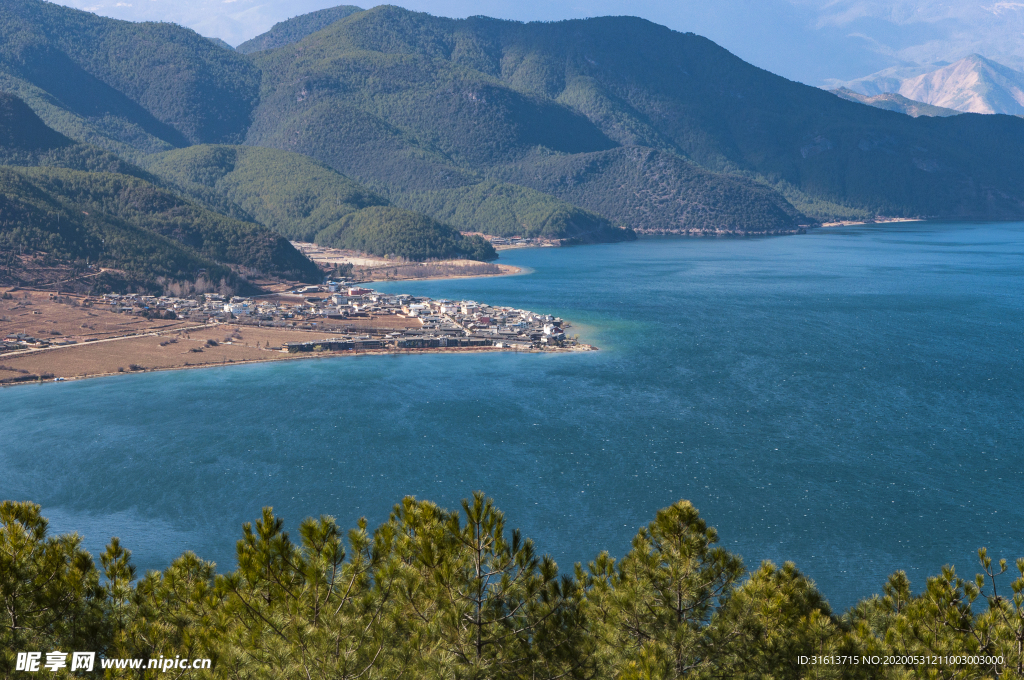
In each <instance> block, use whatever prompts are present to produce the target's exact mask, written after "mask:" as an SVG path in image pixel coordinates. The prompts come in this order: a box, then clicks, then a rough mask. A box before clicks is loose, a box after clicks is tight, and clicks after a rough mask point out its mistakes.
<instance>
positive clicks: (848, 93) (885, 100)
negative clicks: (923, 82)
mask: <svg viewBox="0 0 1024 680" xmlns="http://www.w3.org/2000/svg"><path fill="white" fill-rule="evenodd" d="M829 92H831V93H832V94H834V95H836V96H837V97H841V98H843V99H846V100H848V101H851V102H860V103H861V104H867V105H868V106H874V107H875V108H876V109H885V110H886V111H896V112H897V113H905V114H907V115H908V116H913V117H914V118H917V117H918V116H956V115H958V114H960V113H961V112H960V111H955V110H953V109H944V108H942V107H941V106H932V105H931V104H925V103H924V102H916V101H914V100H913V99H907V98H906V97H904V96H903V95H901V94H895V93H893V92H886V93H884V94H876V95H875V96H873V97H870V96H868V95H866V94H860V93H859V92H854V91H853V90H851V89H849V88H846V87H841V88H839V89H838V90H829Z"/></svg>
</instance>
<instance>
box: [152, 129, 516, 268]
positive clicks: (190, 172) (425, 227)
mask: <svg viewBox="0 0 1024 680" xmlns="http://www.w3.org/2000/svg"><path fill="white" fill-rule="evenodd" d="M147 167H148V168H149V169H150V170H151V171H152V172H153V173H154V174H156V175H158V176H159V177H161V178H162V179H164V180H165V181H167V182H169V183H170V184H171V185H173V186H175V187H176V188H178V189H179V190H181V191H182V192H183V193H185V194H186V195H190V196H193V197H195V198H197V199H199V200H201V201H203V203H205V204H206V205H209V206H211V207H213V208H214V209H215V210H218V211H219V212H222V213H224V214H226V215H235V214H238V213H237V212H236V211H239V210H240V211H241V215H243V216H244V217H246V218H249V219H255V220H256V221H258V222H260V223H261V224H264V225H266V226H267V227H269V228H270V229H272V230H274V231H276V232H277V233H279V234H282V235H284V236H285V237H287V238H289V239H293V240H295V239H297V240H302V241H316V242H317V243H320V244H321V245H326V246H334V247H341V248H356V249H358V250H363V251H366V252H368V253H372V254H375V255H397V256H399V257H403V258H407V259H412V260H426V259H436V258H451V257H466V258H469V259H475V260H493V259H495V258H496V257H497V253H495V252H494V249H493V248H492V247H491V246H490V245H489V244H488V243H486V242H485V241H484V240H483V239H481V238H479V237H463V236H462V235H461V234H460V233H459V232H457V231H455V230H454V229H452V227H450V226H448V225H446V224H441V223H439V222H437V221H435V220H433V219H430V218H429V217H427V216H425V215H420V214H417V213H415V212H412V211H409V210H403V209H400V208H396V207H389V203H388V201H387V199H385V198H383V197H381V196H379V195H377V194H375V193H374V192H372V191H370V190H369V189H367V188H366V187H364V186H362V185H360V184H358V183H357V182H354V181H352V180H351V179H349V178H348V177H345V176H344V175H341V174H339V173H338V172H335V171H334V170H332V169H331V168H329V167H327V166H325V165H324V164H322V163H319V162H317V161H315V160H313V159H312V158H309V157H308V156H302V155H300V154H296V153H290V152H287V151H279V150H277V149H264V148H259V147H245V146H227V145H219V146H211V145H200V146H193V147H189V148H187V149H180V150H177V151H170V152H167V153H164V154H157V155H153V156H150V157H149V158H148V159H147ZM384 208H387V209H386V210H384ZM350 229H353V230H355V231H354V232H353V234H348V233H346V232H347V231H348V230H350ZM374 230H376V231H374ZM356 232H358V233H359V236H358V238H357V237H356V236H355V233H356ZM357 242H358V245H357V244H356V243H357Z"/></svg>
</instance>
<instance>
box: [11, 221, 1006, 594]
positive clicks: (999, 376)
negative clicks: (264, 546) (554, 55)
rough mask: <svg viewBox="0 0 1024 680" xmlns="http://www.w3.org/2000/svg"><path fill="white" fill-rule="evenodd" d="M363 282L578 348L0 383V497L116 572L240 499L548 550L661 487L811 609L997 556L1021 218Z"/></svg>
mask: <svg viewBox="0 0 1024 680" xmlns="http://www.w3.org/2000/svg"><path fill="white" fill-rule="evenodd" d="M502 260H503V261H505V262H508V263H511V264H517V265H522V266H526V267H529V268H530V269H531V270H532V273H530V274H528V275H524V276H517V277H509V278H500V279H466V280H456V281H439V282H415V283H406V284H388V285H387V286H381V288H386V289H387V290H394V291H398V290H401V291H407V292H410V293H416V294H426V295H430V296H433V297H454V298H471V299H476V300H479V301H486V302H489V303H493V304H504V305H514V306H518V307H523V308H526V309H531V310H534V311H539V312H548V313H554V314H557V315H560V316H563V317H565V318H567V319H570V320H572V321H573V322H574V323H575V332H577V333H579V334H581V335H582V336H583V337H584V339H586V340H589V341H591V342H593V343H594V344H597V345H598V346H600V347H601V351H600V352H595V353H588V354H579V355H522V354H520V355H516V354H488V355H476V356H469V355H426V356H403V357H342V358H335V359H325V360H311V361H305V362H287V363H283V364H263V365H249V366H239V367H230V368H222V369H220V368H219V369H205V370H194V371H182V372H176V373H152V374H141V375H129V376H118V377H116V378H109V379H95V380H88V381H81V382H75V383H61V384H47V385H41V386H26V387H18V388H12V389H5V390H0V410H2V412H3V414H4V415H3V417H2V418H0V442H3V444H0V497H2V498H14V499H31V500H33V501H35V502H38V503H40V504H42V506H43V508H44V511H45V513H46V514H47V515H48V516H49V517H50V518H51V521H52V526H53V528H54V529H55V530H58V531H68V530H78V531H79V532H80V533H82V534H83V535H84V537H85V541H86V544H87V546H89V548H90V549H92V550H94V551H98V550H100V549H101V546H102V545H103V544H104V543H105V542H106V541H107V540H108V539H109V537H110V536H112V535H118V536H120V537H121V538H122V540H123V541H124V542H125V543H126V544H127V546H128V547H129V548H131V549H132V550H133V551H134V552H135V557H136V561H137V563H138V564H139V566H140V567H142V568H160V567H163V566H165V565H166V564H167V563H168V562H169V561H170V560H171V559H173V557H175V556H177V555H178V554H180V553H181V552H182V551H183V550H185V549H193V550H195V551H196V552H197V553H199V554H200V556H202V557H205V558H207V559H213V560H215V561H217V562H218V564H219V565H221V568H224V569H227V568H232V567H233V562H234V544H235V541H236V540H237V538H239V536H240V534H241V531H240V526H241V523H242V522H244V521H247V520H251V519H254V518H255V517H256V516H257V515H258V513H259V510H260V508H261V507H262V506H264V505H273V506H274V507H275V509H276V510H277V511H278V512H279V513H280V514H281V515H283V516H284V517H285V519H286V520H287V521H289V524H290V526H293V527H294V526H295V525H296V524H297V521H298V520H299V519H301V518H302V517H304V516H306V515H309V514H321V513H327V514H332V515H334V516H336V517H337V518H338V520H339V521H340V522H341V523H342V524H343V525H344V526H351V525H353V524H354V523H355V521H356V519H357V518H358V517H359V516H361V515H365V516H367V517H368V518H369V519H370V521H371V524H373V523H377V522H379V521H382V520H383V519H385V518H386V516H387V513H388V511H389V509H390V507H391V506H392V504H394V503H395V502H396V501H397V500H398V499H399V498H400V497H401V496H402V495H404V494H414V495H416V496H419V497H421V498H429V499H433V500H435V501H437V502H439V503H441V504H443V505H446V506H448V507H456V506H457V503H458V501H459V499H460V498H463V497H465V496H466V495H468V494H469V493H470V492H471V491H473V490H474V489H483V490H484V491H486V492H487V493H488V494H490V495H492V496H494V498H495V499H496V500H497V502H498V504H499V506H500V507H501V508H502V509H504V510H505V512H506V515H507V517H508V523H509V525H510V526H513V527H520V528H522V529H523V531H524V533H525V534H526V535H527V536H530V537H532V538H534V539H535V540H536V542H537V543H538V547H539V548H540V550H542V551H546V552H549V553H551V554H552V555H553V556H554V557H555V558H556V559H557V560H558V561H559V563H560V564H561V565H562V566H563V567H568V566H570V565H571V563H572V562H573V561H576V560H588V559H591V558H592V557H593V556H594V555H596V554H597V552H598V551H599V550H601V549H608V550H610V551H611V552H612V553H613V554H616V555H621V554H622V553H624V552H625V551H626V550H627V549H628V545H629V540H630V538H631V537H632V536H633V534H634V533H635V531H636V529H637V527H638V526H640V525H642V524H644V523H646V522H648V521H649V520H650V519H651V518H652V517H653V515H654V513H655V511H656V510H657V509H658V508H661V507H663V506H665V505H668V504H669V503H672V502H673V501H675V500H677V499H679V498H688V499H690V500H692V501H693V502H694V504H695V505H696V506H697V507H698V508H699V509H700V510H701V512H702V513H703V515H704V516H705V517H706V519H707V520H708V521H709V523H711V524H712V525H714V526H716V527H718V529H719V533H720V536H721V538H722V543H723V544H724V545H725V546H727V547H728V548H730V549H732V550H735V551H737V552H739V553H740V554H742V555H743V557H744V559H745V560H746V562H747V564H748V566H756V564H757V563H758V561H760V560H761V559H772V560H775V561H783V560H793V561H795V562H796V563H797V565H798V566H799V567H801V568H802V569H803V570H804V571H805V572H807V573H808V574H809V575H810V576H812V577H813V578H814V579H815V580H816V581H817V582H818V584H819V586H820V587H821V588H822V590H823V591H824V592H825V594H826V595H827V596H828V598H829V599H830V601H831V602H832V603H833V605H834V606H836V607H839V608H844V607H846V606H848V605H850V604H852V603H853V602H854V601H855V600H856V599H857V598H859V597H862V596H866V595H869V594H871V593H873V592H878V591H879V590H880V588H881V586H882V583H883V582H884V579H885V576H886V575H887V574H888V573H890V572H891V571H893V570H895V569H906V570H907V571H908V573H909V575H910V577H911V579H912V580H913V581H914V583H915V585H917V586H920V585H921V584H922V583H923V580H924V577H925V576H926V575H928V574H933V573H936V572H937V571H938V569H939V568H940V567H941V565H942V564H944V563H948V562H954V563H956V564H957V565H958V566H959V567H960V569H961V571H963V572H966V573H971V574H973V567H974V557H973V555H974V551H975V549H976V548H977V547H979V546H988V547H989V548H990V551H992V553H993V554H995V555H998V556H1005V557H1014V558H1015V557H1019V556H1024V532H1022V529H1021V528H1022V527H1024V503H1022V502H1021V500H1022V498H1024V415H1022V409H1021V405H1022V403H1024V402H1022V396H1024V389H1022V388H1024V366H1022V362H1024V359H1022V349H1021V348H1022V344H1024V297H1022V293H1024V225H1022V224H994V225H992V224H988V225H971V224H910V225H901V226H886V227H880V226H879V227H855V228H847V229H840V230H831V229H829V230H822V231H818V232H815V233H812V234H809V235H805V236H797V237H784V238H773V239H750V240H713V239H663V240H643V241H640V242H636V243H627V244H617V245H608V246H588V247H581V248H565V249H540V250H520V251H510V252H507V253H505V254H504V255H503V257H502Z"/></svg>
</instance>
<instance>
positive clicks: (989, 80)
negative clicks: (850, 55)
mask: <svg viewBox="0 0 1024 680" xmlns="http://www.w3.org/2000/svg"><path fill="white" fill-rule="evenodd" d="M843 87H844V88H846V89H849V90H852V91H854V92H856V93H859V94H863V95H867V96H877V95H881V94H883V93H896V94H899V95H901V96H903V97H906V98H908V99H911V100H917V101H918V102H922V103H925V104H931V105H933V106H938V107H942V108H947V109H953V110H955V111H963V112H969V113H1004V114H1010V115H1015V116H1021V115H1024V73H1021V72H1020V71H1015V70H1014V69H1012V68H1009V67H1008V66H1004V65H1002V64H999V63H997V62H995V61H993V60H991V59H986V58H985V57H983V56H981V55H979V54H971V55H969V56H967V57H964V58H963V59H960V60H959V61H956V62H954V63H952V64H940V65H937V67H934V68H921V67H918V68H912V69H888V70H885V71H881V72H879V73H875V74H872V75H870V76H865V77H864V78H858V79H857V80H852V81H849V82H846V83H843ZM925 115H929V114H925ZM932 115H934V114H932Z"/></svg>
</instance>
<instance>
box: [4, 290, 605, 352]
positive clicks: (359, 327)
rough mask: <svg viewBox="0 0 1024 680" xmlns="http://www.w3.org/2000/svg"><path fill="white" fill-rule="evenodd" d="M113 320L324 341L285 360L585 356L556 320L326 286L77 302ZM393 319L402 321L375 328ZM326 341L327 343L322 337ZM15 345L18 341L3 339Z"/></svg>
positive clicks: (293, 346)
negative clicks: (313, 336)
mask: <svg viewBox="0 0 1024 680" xmlns="http://www.w3.org/2000/svg"><path fill="white" fill-rule="evenodd" d="M83 304H85V305H87V306H91V307H93V308H99V309H102V308H107V309H109V310H110V311H113V312H117V313H121V314H133V315H139V316H145V317H147V318H151V319H153V318H158V319H180V320H187V321H191V322H196V323H204V324H208V323H218V322H219V323H234V324H243V325H258V326H271V327H280V328H295V329H304V330H316V331H323V332H324V333H325V338H324V339H323V340H316V341H310V342H292V343H287V344H285V345H284V347H283V350H284V351H288V352H312V351H329V350H333V351H337V350H371V349H384V350H386V349H423V348H442V347H450V348H455V347H496V348H504V349H516V350H538V349H556V348H559V349H562V348H577V349H587V346H586V345H580V344H579V343H578V342H577V341H576V340H575V339H574V338H569V337H567V336H566V333H565V331H564V329H563V327H564V326H565V323H564V322H563V321H562V319H560V318H557V317H554V316H551V315H546V314H535V313H533V312H529V311H526V310H522V309H514V308H511V307H492V306H490V305H485V304H481V303H478V302H473V301H471V300H433V299H430V298H426V297H416V296H412V295H394V294H388V293H379V292H377V291H374V290H371V289H369V288H362V287H358V286H354V285H349V284H346V283H345V282H344V281H342V282H335V281H329V282H327V283H325V284H323V285H319V286H306V287H302V288H298V289H295V290H292V291H289V292H288V293H283V294H275V295H266V296H259V297H239V296H231V297H228V296H224V295H218V294H210V293H207V294H205V295H198V296H196V297H194V298H178V297H168V296H152V295H141V294H125V295H122V294H117V293H108V294H105V295H103V296H100V297H98V298H91V299H87V300H86V301H84V302H83ZM388 316H395V317H401V318H403V319H406V320H407V321H404V322H399V323H394V322H385V323H381V322H380V321H377V320H375V319H379V318H380V317H388ZM327 333H331V334H332V335H330V336H329V337H328V336H327V335H326V334H327ZM8 340H14V341H16V342H18V344H19V345H21V346H22V347H24V346H25V345H24V344H23V343H24V342H25V340H26V339H24V338H8Z"/></svg>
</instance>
